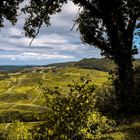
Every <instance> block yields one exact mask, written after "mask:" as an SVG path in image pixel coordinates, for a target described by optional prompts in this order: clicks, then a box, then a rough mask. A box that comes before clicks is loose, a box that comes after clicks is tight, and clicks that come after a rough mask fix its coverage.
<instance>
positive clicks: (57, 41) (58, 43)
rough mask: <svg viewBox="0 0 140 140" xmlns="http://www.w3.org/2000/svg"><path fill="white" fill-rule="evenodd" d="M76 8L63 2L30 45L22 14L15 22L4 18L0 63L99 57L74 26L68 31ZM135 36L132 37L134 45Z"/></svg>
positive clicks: (30, 63)
mask: <svg viewBox="0 0 140 140" xmlns="http://www.w3.org/2000/svg"><path fill="white" fill-rule="evenodd" d="M77 11H78V7H76V6H74V5H73V4H72V2H69V3H68V4H66V5H64V6H63V9H62V12H61V13H59V14H57V15H54V16H53V17H52V19H51V26H50V27H49V28H47V27H45V25H44V26H43V27H42V28H41V30H40V33H39V35H38V36H37V38H36V39H35V40H34V42H33V43H32V46H31V47H29V43H30V41H31V39H29V38H27V37H25V36H24V34H23V29H22V28H23V23H24V18H23V16H20V17H19V21H18V23H17V24H16V26H11V25H10V24H9V22H8V21H6V22H5V28H3V29H1V30H0V65H45V64H49V63H57V62H66V61H77V60H80V59H82V58H90V57H101V56H100V51H99V50H98V49H96V48H94V47H90V46H85V45H83V44H82V43H81V41H80V38H79V33H78V32H77V31H75V30H76V29H74V30H73V31H70V29H71V28H72V26H73V20H74V19H75V17H76V14H77ZM138 39H139V38H138V37H137V36H136V37H135V38H134V40H135V42H136V43H137V45H138V41H137V40H138ZM136 57H140V55H139V54H138V55H137V56H136Z"/></svg>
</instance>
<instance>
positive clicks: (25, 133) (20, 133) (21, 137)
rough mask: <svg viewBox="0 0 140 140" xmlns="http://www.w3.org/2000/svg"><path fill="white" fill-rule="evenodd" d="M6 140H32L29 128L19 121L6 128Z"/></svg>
mask: <svg viewBox="0 0 140 140" xmlns="http://www.w3.org/2000/svg"><path fill="white" fill-rule="evenodd" d="M3 137H5V139H6V140H32V134H31V133H30V132H29V128H28V127H27V126H26V125H25V124H24V123H23V122H20V121H15V122H13V123H12V124H10V125H9V126H8V128H7V129H6V131H5V134H4V136H3Z"/></svg>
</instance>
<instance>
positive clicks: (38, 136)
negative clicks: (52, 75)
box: [32, 77, 95, 140]
mask: <svg viewBox="0 0 140 140" xmlns="http://www.w3.org/2000/svg"><path fill="white" fill-rule="evenodd" d="M69 88H70V90H69V93H67V94H61V93H60V92H59V88H57V87H56V88H55V89H54V90H50V89H48V88H47V87H43V88H42V91H43V93H44V95H45V98H46V103H47V107H48V113H47V114H46V122H45V123H44V124H43V125H41V126H38V127H35V128H34V129H33V130H32V133H33V136H34V139H35V140H43V139H44V140H46V139H47V140H52V139H55V140H60V139H61V140H69V139H76V138H77V139H82V133H81V130H82V129H83V128H84V127H86V125H87V120H88V116H89V115H90V114H91V113H93V112H94V111H95V110H94V105H95V92H94V91H95V85H93V84H91V82H90V80H86V79H85V78H84V77H82V78H81V79H80V82H79V83H77V82H74V83H73V84H71V85H69Z"/></svg>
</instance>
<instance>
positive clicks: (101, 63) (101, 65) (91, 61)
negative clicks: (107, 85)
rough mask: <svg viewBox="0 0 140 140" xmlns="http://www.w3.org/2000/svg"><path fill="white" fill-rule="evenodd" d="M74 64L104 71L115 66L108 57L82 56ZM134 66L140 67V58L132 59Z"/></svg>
mask: <svg viewBox="0 0 140 140" xmlns="http://www.w3.org/2000/svg"><path fill="white" fill-rule="evenodd" d="M75 66H78V67H81V68H86V69H96V70H100V71H106V72H108V71H110V70H113V69H114V68H115V67H116V66H115V64H114V62H113V61H112V60H110V59H108V58H84V59H82V60H80V61H79V62H77V63H75ZM134 67H140V59H136V61H134Z"/></svg>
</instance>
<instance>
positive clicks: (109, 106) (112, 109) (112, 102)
mask: <svg viewBox="0 0 140 140" xmlns="http://www.w3.org/2000/svg"><path fill="white" fill-rule="evenodd" d="M95 107H96V108H97V109H98V110H99V111H100V112H101V113H102V114H103V115H107V116H109V117H117V115H119V114H118V110H119V104H118V102H117V96H116V92H115V89H114V86H113V85H112V84H109V83H105V84H104V85H103V86H102V87H100V88H98V89H97V90H96V105H95Z"/></svg>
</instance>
